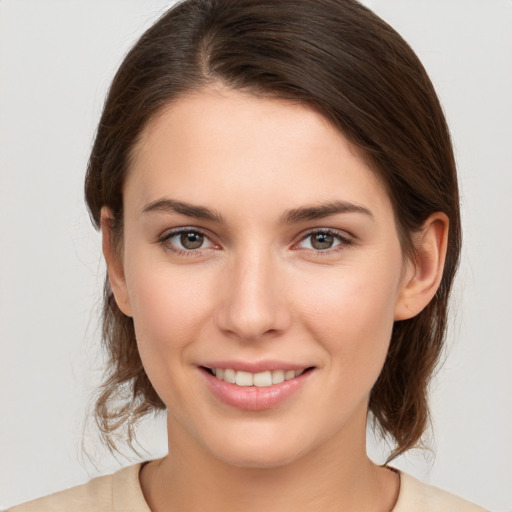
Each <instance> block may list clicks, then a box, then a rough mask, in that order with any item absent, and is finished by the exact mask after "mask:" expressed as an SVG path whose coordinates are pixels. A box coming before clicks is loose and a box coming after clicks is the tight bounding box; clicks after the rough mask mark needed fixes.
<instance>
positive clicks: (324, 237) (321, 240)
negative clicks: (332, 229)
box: [311, 233, 334, 250]
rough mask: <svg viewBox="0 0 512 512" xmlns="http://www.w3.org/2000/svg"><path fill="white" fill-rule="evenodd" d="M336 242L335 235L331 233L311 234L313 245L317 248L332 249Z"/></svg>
mask: <svg viewBox="0 0 512 512" xmlns="http://www.w3.org/2000/svg"><path fill="white" fill-rule="evenodd" d="M333 243H334V236H333V235H330V234H329V233H316V234H314V235H311V245H312V247H314V248H315V249H317V250H323V249H330V248H331V247H332V245H333Z"/></svg>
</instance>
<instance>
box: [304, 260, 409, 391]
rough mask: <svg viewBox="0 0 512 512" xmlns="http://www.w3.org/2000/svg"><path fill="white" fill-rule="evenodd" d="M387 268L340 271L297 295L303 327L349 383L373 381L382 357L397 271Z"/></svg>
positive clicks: (384, 349) (390, 328)
mask: <svg viewBox="0 0 512 512" xmlns="http://www.w3.org/2000/svg"><path fill="white" fill-rule="evenodd" d="M386 270H387V272H384V271H383V272H378V271H377V272H375V271H373V272H372V271H371V269H369V268H368V269H364V268H363V269H362V271H354V269H351V271H350V272H348V271H347V272H340V273H339V275H338V276H336V277H332V278H331V279H326V280H324V282H325V285H324V286H317V287H313V286H311V287H309V291H308V293H304V292H303V293H302V294H300V296H301V297H303V299H302V301H301V306H300V307H301V310H302V311H303V315H302V317H303V320H304V322H305V325H306V326H307V329H308V330H309V331H310V332H311V333H312V335H313V337H314V338H315V339H316V340H317V341H318V342H319V343H320V344H321V345H322V346H323V348H324V349H325V350H326V352H327V353H328V354H329V358H330V362H331V364H332V366H333V367H336V369H337V370H338V371H339V372H342V374H343V376H344V380H345V381H346V382H347V384H348V385H351V384H353V383H354V382H356V381H358V380H360V379H369V380H372V379H376V378H377V377H378V375H379V373H380V371H381V369H382V366H383V364H384V361H385V358H386V355H387V350H388V347H389V341H390V338H391V332H392V328H393V322H394V301H395V299H396V297H397V294H398V283H399V278H400V272H399V269H397V271H394V269H393V268H390V267H387V269H386ZM336 373H338V372H336ZM372 384H373V383H372Z"/></svg>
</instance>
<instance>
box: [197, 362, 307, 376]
mask: <svg viewBox="0 0 512 512" xmlns="http://www.w3.org/2000/svg"><path fill="white" fill-rule="evenodd" d="M200 366H203V367H205V368H210V369H212V368H222V369H224V370H226V369H228V368H229V369H232V370H236V371H243V372H250V373H260V372H265V371H274V370H285V371H286V370H295V371H297V370H305V369H306V368H310V367H312V366H313V365H310V364H301V363H290V362H285V361H276V360H263V361H240V360H223V361H208V362H205V363H202V364H201V365H200Z"/></svg>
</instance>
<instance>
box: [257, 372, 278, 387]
mask: <svg viewBox="0 0 512 512" xmlns="http://www.w3.org/2000/svg"><path fill="white" fill-rule="evenodd" d="M252 380H253V383H254V385H255V386H257V387H259V388H263V387H265V386H272V384H273V381H272V373H271V372H261V373H255V374H254V377H253V379H252Z"/></svg>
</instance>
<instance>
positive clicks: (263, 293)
mask: <svg viewBox="0 0 512 512" xmlns="http://www.w3.org/2000/svg"><path fill="white" fill-rule="evenodd" d="M280 281H281V278H280V276H279V262H278V260H277V258H276V257H275V256H274V255H273V254H272V251H271V248H269V247H268V246H267V247H261V246H259V247H258V246H256V245H252V246H250V247H247V248H245V249H244V250H241V251H240V252H239V253H238V254H236V255H234V256H233V260H232V261H231V265H230V266H229V271H228V276H227V280H226V283H225V286H226V288H225V289H226V293H225V296H224V301H222V304H221V311H219V315H218V318H219V327H220V328H221V329H222V330H224V331H229V332H231V333H232V334H236V335H237V337H239V338H240V339H245V340H254V339H258V338H260V337H261V336H263V335H264V334H269V333H277V332H279V331H282V330H284V329H285V328H286V326H287V324H288V321H289V314H288V312H287V311H286V308H285V303H284V300H283V297H282V295H280V293H279V290H278V288H279V283H280Z"/></svg>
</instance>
